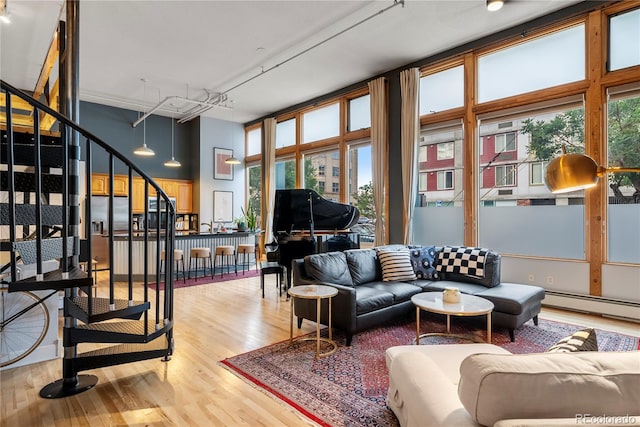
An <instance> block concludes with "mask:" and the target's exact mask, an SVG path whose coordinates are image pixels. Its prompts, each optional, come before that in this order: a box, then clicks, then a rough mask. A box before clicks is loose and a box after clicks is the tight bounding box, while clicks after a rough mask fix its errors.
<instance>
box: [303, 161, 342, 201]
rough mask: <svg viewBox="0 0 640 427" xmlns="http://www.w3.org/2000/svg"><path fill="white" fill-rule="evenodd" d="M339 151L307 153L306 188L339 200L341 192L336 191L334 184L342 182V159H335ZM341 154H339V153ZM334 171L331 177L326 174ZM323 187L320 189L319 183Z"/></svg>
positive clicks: (305, 163)
mask: <svg viewBox="0 0 640 427" xmlns="http://www.w3.org/2000/svg"><path fill="white" fill-rule="evenodd" d="M337 152H338V150H331V151H322V152H315V153H307V154H305V155H304V156H303V159H304V188H308V189H310V190H315V191H317V192H318V193H320V194H321V195H323V196H324V197H328V198H330V199H332V200H339V198H340V192H339V188H338V191H336V190H335V188H336V187H335V186H334V185H333V184H334V183H339V182H340V157H339V156H338V157H337V158H336V157H334V154H335V153H337ZM338 154H339V153H338ZM327 170H330V171H332V173H331V175H328V174H327V173H326V171H327ZM320 180H322V182H323V186H322V188H320V186H319V185H318V184H319V181H320Z"/></svg>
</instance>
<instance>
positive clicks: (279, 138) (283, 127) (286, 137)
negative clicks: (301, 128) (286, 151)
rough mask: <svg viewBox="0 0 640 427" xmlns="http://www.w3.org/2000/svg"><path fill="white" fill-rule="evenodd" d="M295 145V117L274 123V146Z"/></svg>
mask: <svg viewBox="0 0 640 427" xmlns="http://www.w3.org/2000/svg"><path fill="white" fill-rule="evenodd" d="M292 145H296V119H289V120H285V121H283V122H280V123H277V124H276V148H282V147H290V146H292Z"/></svg>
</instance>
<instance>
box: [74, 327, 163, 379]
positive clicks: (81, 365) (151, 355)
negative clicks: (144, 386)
mask: <svg viewBox="0 0 640 427" xmlns="http://www.w3.org/2000/svg"><path fill="white" fill-rule="evenodd" d="M172 352H173V344H172V343H171V345H169V341H168V339H167V337H166V335H164V336H161V337H159V338H157V339H155V340H153V341H151V342H150V343H147V344H120V345H116V346H111V347H106V348H101V349H99V350H93V351H88V352H85V353H80V354H78V356H77V357H76V358H74V359H73V364H74V367H75V369H76V370H77V372H80V371H86V370H88V369H96V368H104V367H106V366H114V365H120V364H123V363H130V362H138V361H141V360H148V359H155V358H160V357H165V356H170V355H171V353H172Z"/></svg>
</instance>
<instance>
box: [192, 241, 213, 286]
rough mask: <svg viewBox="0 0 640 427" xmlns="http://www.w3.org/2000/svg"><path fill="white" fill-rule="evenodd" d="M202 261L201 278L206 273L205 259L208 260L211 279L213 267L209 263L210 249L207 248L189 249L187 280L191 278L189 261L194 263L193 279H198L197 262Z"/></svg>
mask: <svg viewBox="0 0 640 427" xmlns="http://www.w3.org/2000/svg"><path fill="white" fill-rule="evenodd" d="M199 259H201V260H202V277H204V276H205V275H206V273H207V261H206V260H207V259H208V260H209V268H210V269H211V278H212V279H213V265H212V262H211V249H209V248H191V250H190V251H189V276H188V277H189V278H191V264H192V262H191V261H195V262H196V269H195V277H196V279H197V278H198V260H199Z"/></svg>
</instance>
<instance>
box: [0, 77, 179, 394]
mask: <svg viewBox="0 0 640 427" xmlns="http://www.w3.org/2000/svg"><path fill="white" fill-rule="evenodd" d="M0 91H2V92H4V93H5V95H6V96H5V99H6V104H5V115H6V119H7V120H6V136H7V137H6V144H4V143H3V144H2V145H3V146H4V147H2V149H1V150H0V153H1V154H2V163H6V164H7V169H8V172H7V188H6V189H5V188H3V190H6V191H7V192H8V204H6V205H4V204H3V205H4V206H2V207H1V209H2V211H1V212H0V217H4V218H7V217H8V225H9V240H10V252H11V253H10V260H11V261H10V263H11V266H10V273H9V276H10V278H16V277H17V275H16V260H17V259H18V256H17V253H16V250H15V247H16V246H20V245H19V244H18V245H16V243H17V242H19V241H20V240H21V239H19V238H18V236H17V234H18V233H17V232H16V229H17V225H18V224H17V223H16V206H17V205H20V204H18V203H17V201H16V196H15V188H16V187H15V175H16V173H21V171H16V164H15V153H16V142H15V140H14V128H16V127H17V126H15V125H14V120H13V116H14V111H13V108H12V105H11V98H12V96H17V97H19V98H21V99H22V100H24V101H25V102H27V103H28V104H30V105H31V106H32V107H33V129H32V132H33V165H32V166H33V174H34V186H35V188H34V190H35V191H34V192H35V194H36V198H37V200H36V203H35V205H34V206H33V210H34V212H35V214H34V219H35V221H34V222H35V224H32V225H34V226H35V229H36V230H35V232H34V234H35V240H36V243H35V258H34V259H35V264H36V277H35V282H46V278H45V275H44V274H43V273H42V265H43V260H44V258H46V256H45V255H43V253H42V250H43V235H44V233H45V228H46V227H44V226H43V225H44V224H43V220H42V212H43V204H42V203H40V195H41V194H42V185H43V182H42V179H43V174H45V173H46V172H47V171H48V170H49V169H51V167H43V159H42V156H41V153H42V151H43V150H42V143H41V141H42V136H41V133H40V128H39V126H40V125H39V123H40V117H41V114H42V115H44V114H49V115H51V116H52V117H54V118H55V119H56V120H57V121H58V131H59V134H60V139H61V143H62V146H61V150H62V152H63V154H62V162H61V165H60V166H59V168H60V169H61V173H62V194H61V195H62V214H61V224H56V225H57V226H59V227H60V236H61V239H59V240H60V242H61V245H62V247H61V248H60V250H59V253H60V254H72V256H62V257H61V258H60V271H61V279H60V280H59V281H58V282H59V283H58V287H59V288H64V289H65V310H64V312H65V322H64V330H65V332H64V334H63V341H64V342H63V346H64V358H63V379H61V380H59V381H56V382H54V383H52V384H49V386H47V387H45V389H47V388H48V390H46V391H45V389H43V390H42V391H41V396H43V397H63V396H67V395H71V394H76V393H79V392H81V391H84V390H85V389H88V388H91V387H92V386H93V385H94V384H95V381H93V380H92V379H88V380H87V379H86V378H81V379H79V378H78V375H77V374H78V366H84V365H82V364H78V363H75V360H76V359H78V353H77V344H76V343H75V342H72V340H71V338H70V337H71V336H72V334H71V333H69V332H68V330H70V329H73V328H75V327H76V326H77V319H76V318H74V317H73V316H72V315H71V314H70V313H73V312H77V311H78V310H82V311H86V318H87V319H89V321H91V320H90V319H92V316H93V315H97V314H100V316H101V317H100V318H101V319H103V318H105V316H106V315H105V314H104V313H97V311H98V309H97V308H96V307H97V306H96V303H97V302H100V303H103V301H96V300H97V299H98V298H94V296H93V295H92V292H90V290H89V292H87V295H86V297H82V298H84V299H85V301H82V304H81V306H82V308H81V309H79V308H78V307H76V306H72V305H73V304H74V301H77V300H78V299H80V298H81V297H80V296H79V288H78V287H77V286H74V283H75V282H74V280H72V279H73V277H78V275H77V270H78V269H79V265H78V264H79V262H78V255H79V252H80V251H79V247H80V230H79V227H80V211H81V207H80V203H81V201H80V194H79V193H80V191H79V180H78V179H77V178H78V177H79V175H80V172H81V170H80V164H81V160H83V159H84V160H85V163H84V175H85V178H86V183H85V187H86V202H85V203H86V205H85V215H84V218H83V221H84V227H85V234H86V237H87V239H90V238H91V235H92V229H91V225H92V210H91V198H92V197H93V196H92V179H91V178H92V173H93V159H94V158H97V157H94V156H100V155H103V156H104V155H106V156H107V157H108V165H109V166H108V168H109V171H108V179H109V190H108V218H109V220H108V221H109V230H110V233H109V235H108V236H107V237H106V238H107V239H108V248H109V249H108V251H109V255H110V256H109V267H108V270H109V272H110V274H109V296H108V307H109V311H112V312H114V313H113V316H112V318H118V317H121V318H125V319H131V318H133V316H135V312H136V310H135V307H134V306H136V305H138V306H142V305H146V306H148V307H149V308H150V309H145V310H144V313H143V321H144V327H143V328H142V330H143V331H145V334H146V336H147V337H148V336H150V335H151V334H153V335H154V336H155V335H157V333H155V334H154V333H153V330H154V329H155V331H156V332H157V331H164V335H165V336H166V343H167V344H166V347H167V348H166V351H165V352H164V356H165V359H167V360H168V358H169V356H170V354H171V352H172V349H173V333H172V327H173V293H174V286H173V285H174V283H173V281H174V271H173V269H174V262H173V261H174V260H173V252H174V251H173V248H174V241H175V229H174V227H175V217H176V212H175V206H174V205H173V204H172V203H171V201H170V199H169V197H168V196H167V194H165V192H164V191H163V190H162V189H161V188H160V186H159V185H158V184H157V183H155V182H154V181H153V179H152V178H151V177H149V176H148V175H147V174H146V173H145V172H144V171H142V170H141V169H140V168H139V167H138V166H136V165H135V164H134V163H132V162H131V161H130V160H129V158H128V157H127V156H124V155H123V154H121V153H120V152H118V151H117V150H116V149H114V148H113V147H111V146H110V145H109V144H107V143H106V142H105V141H103V140H101V139H100V138H98V137H97V136H95V135H94V134H92V133H91V132H89V131H87V130H86V129H83V128H81V127H80V126H79V125H78V124H77V123H75V122H73V121H71V120H70V119H68V118H67V117H65V116H63V115H62V114H60V113H58V112H57V111H55V110H53V109H51V108H50V107H48V106H47V105H44V104H43V103H41V102H39V101H38V100H36V99H34V98H32V97H31V96H29V95H28V94H26V93H24V92H22V91H21V90H19V89H17V88H15V87H13V86H11V85H10V84H8V83H6V82H5V81H3V80H0ZM74 137H76V138H74ZM80 137H82V138H84V140H85V144H84V152H83V150H82V148H81V146H80V144H78V143H77V142H74V141H78V140H79V139H80ZM19 149H21V150H24V149H25V147H24V146H21V147H19ZM5 153H6V156H5ZM22 158H24V156H22ZM116 167H119V168H121V169H122V168H125V169H126V171H127V176H128V178H129V181H128V196H129V205H128V219H129V221H128V223H129V226H128V229H127V231H126V233H125V234H124V235H121V236H119V237H118V239H119V240H124V241H125V242H127V246H128V249H127V251H128V253H127V257H128V260H129V261H128V265H127V268H128V272H127V280H126V294H127V295H126V300H127V301H128V305H129V307H130V308H131V309H130V310H127V309H123V310H121V307H120V308H117V306H119V304H120V303H119V301H120V300H119V299H118V298H117V297H118V296H120V297H121V298H122V296H121V295H118V294H119V293H122V292H124V291H123V290H122V289H121V288H122V287H123V285H120V286H119V287H117V286H116V282H115V280H114V274H113V272H114V234H113V231H114V230H113V225H114V222H113V220H114V214H115V213H114V197H115V195H114V174H115V173H114V172H115V170H116ZM71 177H73V178H75V179H73V180H71V179H70V178H71ZM134 178H140V179H142V181H143V182H144V200H145V201H146V200H148V199H149V197H155V198H156V201H157V206H160V205H161V201H164V203H162V204H163V205H166V207H167V208H166V209H167V210H166V215H165V216H164V217H163V218H160V214H159V213H158V221H156V222H157V224H156V227H155V230H149V229H148V227H144V231H142V232H137V231H136V232H135V233H134V230H133V227H132V224H133V219H134V217H133V194H134V189H133V180H134ZM3 187H4V186H3ZM45 206H46V205H45ZM144 218H149V207H148V204H147V203H145V208H144ZM88 241H89V242H90V240H88ZM134 241H136V243H137V244H142V248H143V254H144V256H143V258H144V259H143V263H144V264H143V274H142V279H141V280H136V281H135V282H134V277H133V269H134V265H133V256H134V253H133V246H134V245H133V242H134ZM69 245H72V247H71V248H70V247H69ZM91 246H92V245H91V244H88V245H87V254H86V255H87V260H89V261H88V262H87V263H86V275H87V277H88V278H89V280H91V277H92V273H93V268H94V267H93V265H92V262H91V260H92V259H93V257H92V248H91ZM162 250H165V256H166V259H165V265H166V267H167V268H165V271H164V277H163V279H164V280H161V273H160V270H159V265H160V254H161V251H162ZM150 255H152V256H153V259H151V258H150ZM153 261H155V262H153ZM152 267H153V268H155V280H153V281H154V282H155V283H156V284H157V287H156V291H155V296H154V297H153V301H150V298H151V296H150V294H151V293H150V292H149V285H150V282H151V280H150V279H151V277H152V274H153V273H152ZM71 273H73V274H71ZM5 280H6V279H5ZM65 280H67V281H68V282H69V284H68V287H67V286H65V285H64V284H63V285H60V283H63V282H64V281H65ZM32 281H33V280H32ZM9 282H10V283H9V291H10V292H11V290H12V286H14V288H15V289H14V290H28V286H29V284H28V283H21V282H22V281H13V280H12V279H9ZM161 282H164V288H163V290H161V287H160V283H161ZM83 283H86V281H85V282H83ZM20 286H22V288H20ZM34 286H35V285H34ZM37 286H39V287H35V288H34V289H42V287H43V286H46V285H45V284H44V283H39V284H38V285H37ZM140 288H141V289H140ZM83 289H84V288H83ZM134 291H135V292H134ZM140 294H142V297H140ZM134 298H141V300H142V301H135V299H134ZM120 305H121V304H120ZM118 310H121V311H122V313H115V312H118ZM138 311H141V310H138ZM132 313H133V314H132ZM150 323H151V324H152V325H154V326H155V327H151V328H150V327H149V324H150ZM149 331H151V332H149ZM141 352H142V351H141ZM147 353H149V354H155V353H153V352H147ZM140 357H141V356H139V357H138V358H137V359H136V358H131V360H142V359H140ZM122 363H125V362H122ZM112 364H116V363H112ZM86 368H87V369H88V368H90V366H86ZM83 377H86V376H83ZM92 381H93V384H90V383H91V382H92ZM50 386H52V387H50ZM52 388H53V389H55V390H54V394H57V395H56V396H52V395H50V394H51V391H52V390H51V389H52Z"/></svg>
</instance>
